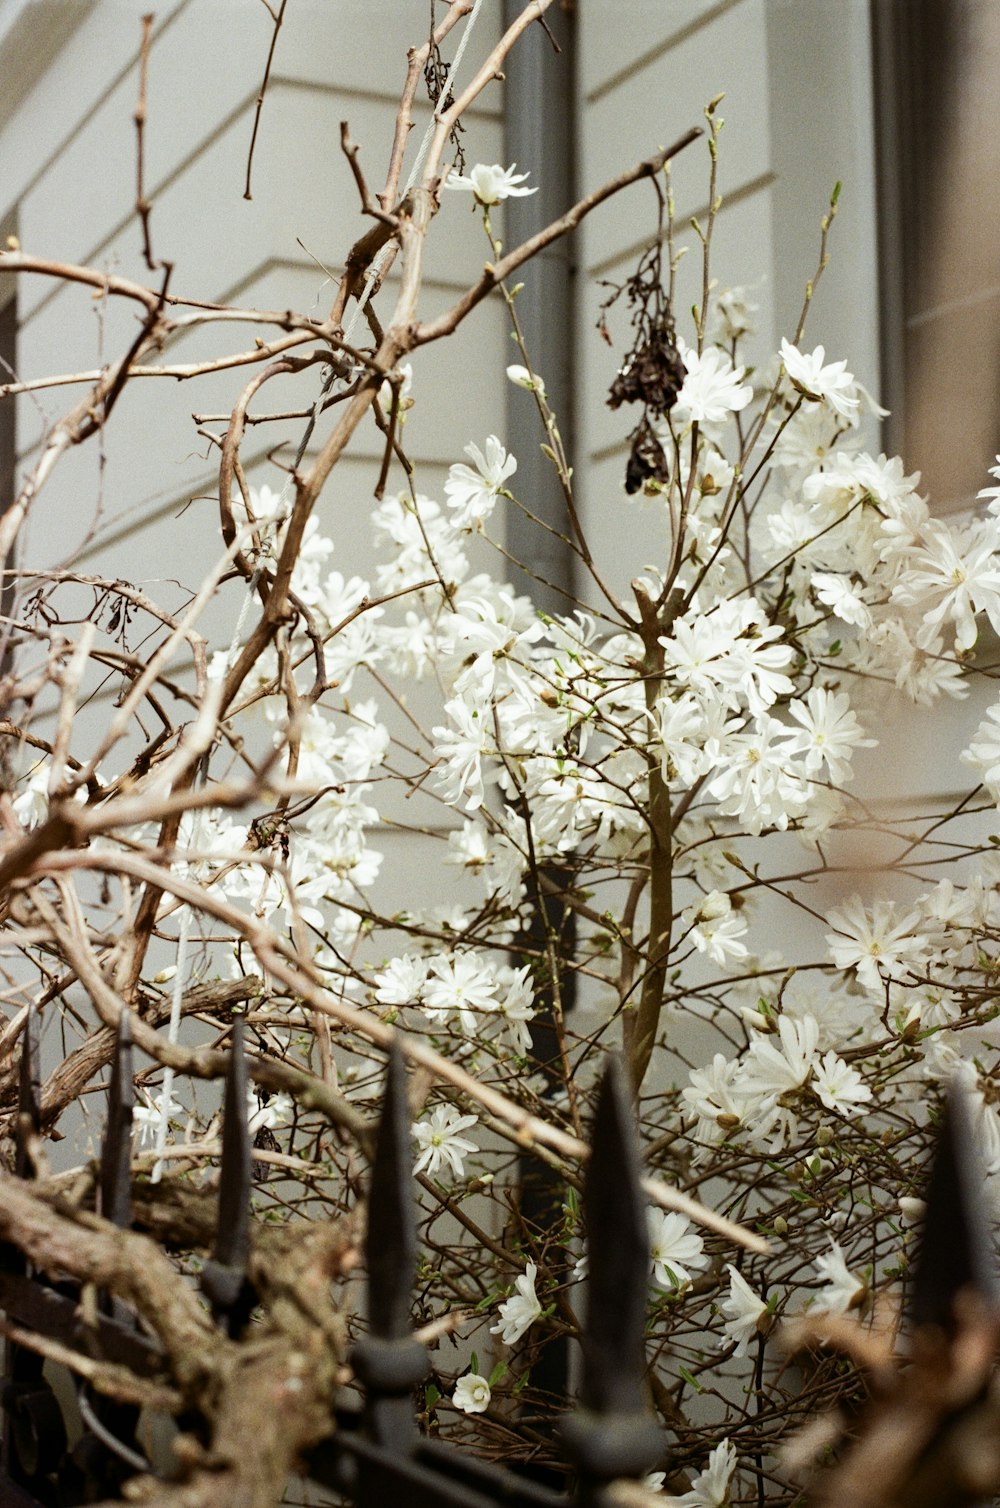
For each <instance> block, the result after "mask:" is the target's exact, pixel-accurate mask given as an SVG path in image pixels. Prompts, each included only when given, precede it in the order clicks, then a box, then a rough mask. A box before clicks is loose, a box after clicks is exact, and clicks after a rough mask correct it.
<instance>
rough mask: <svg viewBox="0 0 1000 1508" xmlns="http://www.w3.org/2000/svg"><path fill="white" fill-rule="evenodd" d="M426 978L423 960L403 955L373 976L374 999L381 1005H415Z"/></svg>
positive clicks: (406, 954) (407, 954) (425, 965)
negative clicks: (374, 986)
mask: <svg viewBox="0 0 1000 1508" xmlns="http://www.w3.org/2000/svg"><path fill="white" fill-rule="evenodd" d="M426 978H427V964H426V962H425V960H424V959H422V958H414V956H413V955H412V954H411V953H403V954H402V955H401V957H399V958H393V959H392V960H391V961H390V963H389V965H388V967H386V968H384V969H382V970H381V972H380V973H378V974H376V975H375V985H376V989H375V999H376V1000H378V1001H379V1002H380V1004H382V1005H416V1004H417V1002H418V1001H419V999H420V992H421V990H422V989H423V987H424V981H425V980H426Z"/></svg>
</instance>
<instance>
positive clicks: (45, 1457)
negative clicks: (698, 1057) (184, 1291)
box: [0, 1012, 667, 1508]
mask: <svg viewBox="0 0 1000 1508" xmlns="http://www.w3.org/2000/svg"><path fill="white" fill-rule="evenodd" d="M38 1030H39V1024H38V1020H37V1017H36V1015H35V1013H34V1012H32V1013H31V1015H30V1016H29V1019H28V1023H27V1026H26V1030H25V1036H24V1044H23V1048H22V1057H21V1077H20V1108H19V1116H18V1130H17V1162H16V1169H15V1171H16V1174H17V1176H18V1177H21V1178H30V1177H31V1174H32V1162H31V1158H30V1155H29V1149H30V1146H31V1141H32V1138H33V1137H34V1136H37V1134H38V1132H39V1129H40V1126H41V1114H40V1087H39V1071H38ZM247 1085H248V1075H247V1065H246V1057H245V1050H244V1042H243V1023H242V1021H241V1020H237V1022H236V1024H235V1026H234V1031H233V1045H232V1051H231V1053H230V1058H229V1070H228V1075H227V1080H226V1090H225V1104H224V1112H223V1129H222V1157H221V1171H220V1187H219V1210H218V1223H217V1231H216V1237H215V1245H214V1250H213V1252H212V1256H211V1259H210V1260H209V1261H207V1262H206V1264H205V1266H204V1269H203V1271H202V1274H201V1278H200V1282H201V1287H202V1291H203V1292H204V1294H205V1296H206V1297H207V1298H208V1300H209V1301H210V1303H211V1306H212V1310H213V1313H214V1315H215V1317H216V1320H217V1322H218V1323H219V1325H220V1326H222V1327H223V1328H224V1329H225V1330H226V1331H227V1332H228V1334H229V1335H230V1336H231V1337H234V1338H235V1337H238V1336H239V1335H240V1334H241V1333H242V1332H243V1331H244V1329H245V1328H246V1327H247V1325H248V1322H249V1321H250V1317H251V1313H252V1310H253V1308H254V1305H255V1303H256V1301H257V1294H256V1293H255V1291H254V1288H253V1285H252V1283H251V1280H250V1277H249V1275H248V1258H249V1255H250V1196H251V1190H252V1155H253V1147H252V1144H251V1139H250V1133H249V1129H248V1124H247V1114H246V1103H247ZM133 1105H134V1089H133V1072H132V1044H131V1036H130V1030H129V1023H128V1016H127V1013H123V1014H122V1017H121V1027H120V1030H119V1034H118V1041H117V1046H116V1052H115V1055H114V1059H113V1064H112V1074H111V1082H110V1089H109V1108H108V1118H107V1125H106V1128H105V1135H104V1141H103V1148H102V1154H101V1160H100V1178H99V1192H98V1208H99V1211H100V1213H101V1214H102V1215H103V1216H104V1217H105V1218H106V1219H108V1220H111V1221H112V1222H113V1223H114V1224H116V1225H117V1226H119V1227H120V1228H126V1227H128V1226H129V1225H130V1224H131V1221H132V1200H131V1189H132V1184H131V1169H130V1159H131V1146H132V1111H133ZM0 1198H2V1189H0ZM645 1204H646V1201H645V1197H644V1196H643V1194H642V1192H641V1189H640V1184H639V1159H638V1152H637V1148H636V1143H635V1133H634V1130H633V1121H632V1115H631V1110H630V1105H629V1098H628V1093H627V1090H626V1086H625V1083H624V1079H623V1075H622V1071H621V1069H620V1067H619V1065H618V1064H617V1062H615V1061H614V1060H611V1061H609V1065H608V1068H607V1071H606V1073H605V1076H604V1080H603V1083H602V1086H601V1089H600V1093H599V1096H598V1103H597V1108H596V1113H595V1119H594V1127H593V1153H592V1158H591V1162H590V1166H589V1171H588V1175H587V1182H586V1187H585V1193H584V1217H585V1221H586V1227H587V1234H588V1251H589V1284H588V1288H589V1297H588V1319H587V1322H586V1326H585V1334H584V1337H583V1342H582V1374H581V1388H580V1398H579V1402H578V1404H577V1405H576V1407H574V1408H573V1410H572V1411H571V1412H569V1413H567V1414H566V1415H564V1416H563V1418H562V1419H561V1421H560V1435H561V1438H562V1442H563V1446H564V1450H565V1454H566V1457H567V1459H568V1460H569V1462H570V1463H571V1465H572V1467H573V1469H574V1473H573V1474H574V1481H575V1485H574V1487H573V1489H572V1491H571V1492H569V1493H568V1494H567V1493H564V1492H561V1491H556V1490H554V1489H552V1488H550V1487H548V1486H545V1485H542V1484H540V1483H538V1482H537V1481H532V1480H529V1479H527V1478H526V1477H525V1476H522V1475H518V1474H517V1473H516V1472H514V1471H512V1470H508V1469H506V1468H502V1467H498V1466H493V1465H490V1464H488V1463H485V1462H482V1461H479V1460H477V1459H476V1458H474V1457H472V1456H470V1455H468V1454H467V1453H465V1452H463V1451H462V1450H460V1449H458V1448H457V1447H455V1446H453V1445H450V1444H447V1443H445V1442H442V1441H440V1440H435V1439H432V1438H429V1437H427V1436H426V1435H424V1434H421V1432H420V1430H419V1428H418V1424H417V1419H416V1413H415V1408H414V1391H415V1389H416V1388H417V1387H418V1386H419V1384H420V1383H422V1382H423V1381H424V1380H425V1379H426V1377H427V1375H428V1372H429V1370H430V1359H429V1355H428V1352H427V1349H426V1347H425V1346H424V1345H422V1344H421V1343H420V1342H419V1341H418V1340H417V1339H416V1338H415V1336H414V1334H413V1331H412V1325H411V1319H410V1315H411V1310H412V1286H413V1281H414V1278H415V1274H416V1267H417V1236H416V1207H415V1200H414V1181H413V1176H412V1150H411V1145H410V1115H409V1111H408V1107H407V1102H406V1072H405V1066H404V1061H403V1057H402V1054H401V1052H399V1051H398V1050H395V1051H394V1052H393V1053H392V1054H391V1056H390V1059H389V1065H388V1075H387V1080H386V1089H385V1098H384V1105H383V1111H382V1117H381V1122H380V1126H379V1132H378V1137H377V1143H376V1148H375V1154H374V1158H373V1163H372V1170H371V1180H370V1186H369V1192H368V1209H367V1237H366V1259H367V1260H366V1267H367V1284H368V1333H367V1334H366V1335H365V1336H364V1338H363V1339H361V1340H359V1341H358V1342H357V1344H356V1345H355V1346H354V1348H353V1350H352V1353H351V1357H350V1362H351V1367H352V1369H353V1372H354V1375H355V1377H356V1379H357V1380H358V1382H359V1383H360V1385H361V1388H362V1397H363V1403H362V1406H361V1408H360V1409H358V1410H355V1411H348V1410H345V1409H342V1408H337V1407H334V1406H332V1404H331V1410H330V1433H329V1436H328V1438H327V1439H325V1440H324V1441H323V1442H322V1443H321V1444H319V1445H318V1446H316V1447H315V1448H313V1449H312V1450H311V1452H310V1453H309V1455H308V1458H307V1459H306V1460H305V1461H304V1462H303V1463H302V1465H303V1475H305V1476H307V1477H309V1478H310V1479H312V1480H313V1481H315V1482H316V1483H318V1484H320V1485H322V1486H324V1487H327V1488H329V1489H332V1490H333V1491H335V1492H336V1493H338V1494H340V1495H341V1496H342V1497H343V1498H345V1499H346V1500H347V1501H349V1502H351V1503H354V1504H356V1505H358V1508H375V1505H380V1508H383V1505H386V1504H400V1505H403V1504H405V1505H406V1508H448V1505H454V1508H497V1505H500V1504H503V1505H508V1508H573V1505H578V1508H600V1505H601V1504H602V1503H604V1502H605V1501H606V1489H607V1487H608V1484H609V1483H611V1482H613V1481H616V1480H619V1479H622V1478H625V1479H629V1478H631V1479H633V1480H634V1479H637V1478H641V1477H642V1476H643V1474H644V1473H646V1472H647V1471H650V1470H652V1469H653V1468H655V1467H657V1466H660V1465H662V1464H663V1463H664V1460H665V1457H666V1455H667V1445H666V1439H665V1436H664V1434H663V1432H662V1431H661V1429H660V1428H659V1426H658V1425H657V1424H656V1423H655V1421H654V1419H653V1417H652V1415H651V1414H650V1413H649V1412H648V1411H647V1408H646V1405H645V1401H644V1370H643V1344H642V1338H643V1325H644V1320H645V1312H646V1298H647V1287H648V1271H649V1248H648V1237H647V1229H646V1212H645ZM81 1297H82V1296H81V1291H80V1286H79V1285H78V1284H74V1283H58V1282H55V1283H54V1282H52V1281H51V1280H49V1279H48V1278H46V1277H45V1276H44V1275H43V1274H41V1273H39V1272H36V1271H33V1270H32V1269H31V1267H30V1265H29V1263H28V1262H27V1261H26V1259H25V1258H24V1257H23V1255H22V1254H21V1253H20V1251H19V1250H17V1249H16V1248H14V1247H11V1246H8V1245H5V1246H3V1247H2V1248H0V1309H2V1310H3V1311H4V1313H5V1314H6V1316H7V1319H8V1321H9V1322H11V1323H12V1324H13V1325H14V1326H16V1327H18V1328H19V1329H20V1330H21V1331H32V1332H34V1333H35V1334H36V1335H38V1336H41V1337H48V1338H50V1339H52V1340H55V1341H58V1342H59V1343H61V1344H62V1345H63V1346H66V1347H69V1348H72V1349H74V1350H77V1351H78V1352H80V1353H82V1354H83V1355H87V1356H94V1355H96V1356H97V1357H98V1358H99V1359H102V1360H106V1361H110V1362H117V1363H120V1364H123V1365H125V1366H127V1367H128V1368H130V1369H131V1370H132V1371H133V1372H135V1373H136V1374H137V1375H139V1376H144V1377H150V1376H157V1375H160V1376H162V1375H163V1373H164V1371H165V1358H164V1356H163V1353H162V1351H161V1350H160V1347H159V1346H158V1344H157V1343H156V1342H155V1341H154V1340H152V1339H150V1338H149V1337H147V1336H146V1335H145V1334H144V1333H142V1332H141V1331H140V1329H139V1327H138V1323H137V1321H136V1319H135V1316H134V1315H133V1314H131V1312H130V1311H129V1310H128V1309H127V1307H126V1306H124V1305H123V1304H121V1303H120V1302H118V1301H116V1300H113V1299H112V1298H110V1297H103V1298H102V1299H101V1301H100V1303H99V1306H98V1312H97V1314H96V1315H95V1314H93V1313H90V1314H88V1315H87V1316H86V1317H84V1314H83V1312H82V1307H81ZM43 1365H44V1362H43V1358H42V1357H41V1356H39V1355H38V1354H37V1353H36V1352H35V1351H33V1350H31V1349H30V1348H29V1347H27V1346H25V1345H23V1344H16V1343H10V1342H9V1341H8V1344H7V1347H6V1370H5V1378H4V1386H3V1393H2V1404H3V1409H4V1418H5V1429H4V1441H3V1457H2V1463H0V1508H6V1505H7V1504H8V1503H9V1504H10V1505H11V1508H18V1505H22V1508H70V1505H73V1504H77V1503H86V1502H94V1501H98V1500H100V1499H107V1498H109V1497H116V1496H118V1494H119V1492H120V1490H121V1487H122V1483H123V1482H124V1481H125V1479H126V1478H127V1477H128V1476H130V1475H133V1474H134V1473H135V1472H137V1471H143V1472H149V1471H150V1470H151V1467H150V1464H149V1462H148V1461H147V1459H146V1457H145V1455H144V1454H143V1451H142V1449H141V1447H140V1445H139V1443H138V1440H137V1438H136V1429H137V1426H138V1424H139V1418H140V1414H139V1410H138V1409H137V1408H135V1407H133V1406H131V1405H125V1404H120V1403H114V1402H110V1401H109V1400H108V1399H106V1398H100V1397H97V1396H96V1395H93V1394H92V1393H91V1390H90V1388H89V1387H88V1385H87V1384H86V1383H85V1382H84V1383H79V1384H78V1385H77V1387H76V1402H77V1406H78V1410H79V1424H80V1433H79V1437H78V1438H77V1440H76V1442H75V1443H74V1445H73V1446H72V1448H70V1446H69V1443H68V1441H69V1431H68V1430H67V1426H66V1422H65V1420H64V1416H63V1409H62V1406H61V1404H60V1401H59V1399H58V1398H57V1396H56V1394H55V1392H54V1391H53V1389H52V1387H51V1386H50V1384H49V1382H48V1380H47V1379H46V1376H45V1375H44V1373H43ZM184 1428H185V1429H192V1430H193V1431H194V1432H195V1433H196V1434H197V1433H199V1432H200V1433H203V1434H204V1433H205V1431H206V1422H205V1421H199V1420H197V1419H194V1420H192V1419H190V1418H186V1419H185V1420H184Z"/></svg>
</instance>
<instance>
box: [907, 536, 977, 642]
mask: <svg viewBox="0 0 1000 1508" xmlns="http://www.w3.org/2000/svg"><path fill="white" fill-rule="evenodd" d="M998 529H1000V520H997V519H993V518H991V519H984V520H981V521H980V522H978V523H974V524H972V525H970V527H969V528H967V529H952V528H949V527H948V525H947V524H946V523H944V522H943V520H941V519H936V518H932V519H928V520H927V522H926V523H925V524H924V527H923V531H922V540H921V544H920V547H919V548H918V549H914V550H913V551H912V552H910V553H909V554H908V555H907V556H906V557H905V566H906V574H905V576H904V578H903V580H902V581H901V582H899V583H898V584H897V585H896V586H895V587H894V588H893V593H892V596H893V600H894V601H897V602H902V603H904V604H905V605H907V606H912V605H915V606H918V607H926V611H925V613H924V624H925V629H924V630H923V631H922V633H921V635H920V639H919V642H920V643H921V644H922V645H923V644H925V642H926V638H927V634H928V631H933V630H937V629H938V628H940V627H941V625H942V623H943V621H944V620H945V619H950V620H951V621H952V622H953V623H954V625H955V643H956V645H957V647H958V648H959V649H971V648H972V646H973V644H975V642H976V636H977V633H978V630H977V628H976V615H977V614H978V613H981V612H985V613H986V615H987V616H988V618H989V620H990V623H991V624H992V625H993V628H994V630H997V629H1000V566H998V564H997V553H996V552H997V547H998V544H1000V539H998Z"/></svg>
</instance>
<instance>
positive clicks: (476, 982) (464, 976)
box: [423, 952, 499, 1037]
mask: <svg viewBox="0 0 1000 1508" xmlns="http://www.w3.org/2000/svg"><path fill="white" fill-rule="evenodd" d="M496 990H497V976H496V967H495V965H494V964H493V962H492V960H490V959H488V958H486V957H484V956H483V955H482V954H479V953H476V952H469V953H455V954H453V955H445V954H439V955H438V956H437V957H435V958H433V959H431V960H430V965H429V968H428V973H427V978H426V980H425V982H424V990H423V1010H424V1014H425V1015H426V1016H427V1017H429V1019H430V1020H431V1021H432V1022H433V1023H435V1024H437V1023H440V1024H441V1025H443V1026H444V1025H447V1024H448V1023H449V1022H450V1021H452V1020H453V1019H454V1017H455V1016H457V1017H458V1019H459V1021H460V1023H461V1026H462V1030H463V1031H464V1032H465V1033H466V1035H467V1036H470V1037H474V1036H475V1034H476V1032H477V1031H478V1030H479V1027H480V1025H481V1022H480V1019H479V1018H480V1016H481V1015H482V1013H483V1012H487V1013H492V1012H493V1011H496V1010H498V1009H499V1004H498V1001H497V998H496Z"/></svg>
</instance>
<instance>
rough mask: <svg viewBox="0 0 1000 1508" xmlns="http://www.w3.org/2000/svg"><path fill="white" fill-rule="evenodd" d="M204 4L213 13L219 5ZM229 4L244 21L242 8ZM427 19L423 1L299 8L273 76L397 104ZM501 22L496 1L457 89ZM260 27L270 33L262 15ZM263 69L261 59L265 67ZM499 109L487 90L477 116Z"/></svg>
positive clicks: (449, 45) (319, 3) (322, 3)
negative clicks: (371, 94)
mask: <svg viewBox="0 0 1000 1508" xmlns="http://www.w3.org/2000/svg"><path fill="white" fill-rule="evenodd" d="M201 3H202V4H204V3H206V0H201ZM207 3H208V4H209V5H214V4H216V3H217V0H207ZM231 3H233V4H234V5H235V7H236V9H238V10H239V11H240V12H241V13H242V14H244V15H245V4H244V0H231ZM443 15H444V7H443V6H439V7H438V13H437V19H438V20H439V21H440V20H441V19H442V17H443ZM429 18H430V6H429V5H428V3H427V0H337V3H336V4H333V3H331V0H297V3H296V4H294V5H290V6H289V7H288V9H287V11H286V12H285V21H284V25H283V26H282V29H281V34H280V36H279V38H278V46H277V48H276V50H275V56H274V71H275V73H277V74H281V75H282V76H284V77H288V78H298V79H302V80H304V81H309V82H312V83H316V84H325V85H335V86H337V87H339V88H343V89H355V90H357V89H365V90H368V89H373V88H374V89H377V90H378V91H379V92H380V93H382V94H385V95H386V96H387V97H395V98H396V99H398V98H399V95H400V94H401V93H402V89H403V84H404V82H405V79H406V54H407V49H408V48H410V47H420V46H422V45H423V43H424V42H425V41H426V40H427V33H428V21H429ZM501 21H502V7H501V6H500V4H499V3H497V0H493V3H487V4H486V5H484V6H483V8H482V10H481V11H480V13H479V17H478V19H477V21H476V29H475V32H474V33H473V37H472V40H471V42H470V43H469V46H468V48H467V49H466V52H465V55H464V58H463V61H462V66H461V71H460V73H459V80H458V81H459V86H460V87H461V86H462V85H463V84H466V83H468V81H469V80H470V79H471V78H472V77H473V76H474V75H475V73H476V70H477V69H478V68H479V67H480V65H481V64H482V62H483V61H484V60H485V58H486V57H487V56H488V55H489V53H490V52H491V50H492V49H493V48H494V47H495V46H496V44H497V42H498V41H499V39H500V35H501V30H502V28H501ZM260 25H261V27H262V28H263V27H265V26H269V23H268V20H267V13H266V11H263V10H262V12H261V18H260ZM464 25H465V23H464V22H463V23H462V24H460V25H459V26H458V27H456V28H455V29H454V30H453V31H452V33H451V36H450V37H449V38H448V39H447V41H446V42H445V45H444V47H443V49H442V52H443V55H444V57H445V59H446V60H450V59H451V58H453V57H454V55H455V47H456V45H457V41H458V39H459V38H460V37H461V36H462V34H463V30H464ZM263 62H264V55H263V53H262V55H261V66H262V67H263ZM501 107H502V99H501V94H500V87H499V85H498V86H497V87H496V88H495V89H487V90H486V91H485V93H484V94H483V96H482V101H481V105H480V108H482V109H484V110H487V111H491V112H494V113H499V111H500V109H501ZM415 134H416V133H413V135H415ZM411 140H412V136H411ZM380 167H382V164H381V163H380ZM376 186H377V185H376V184H373V187H376Z"/></svg>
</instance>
